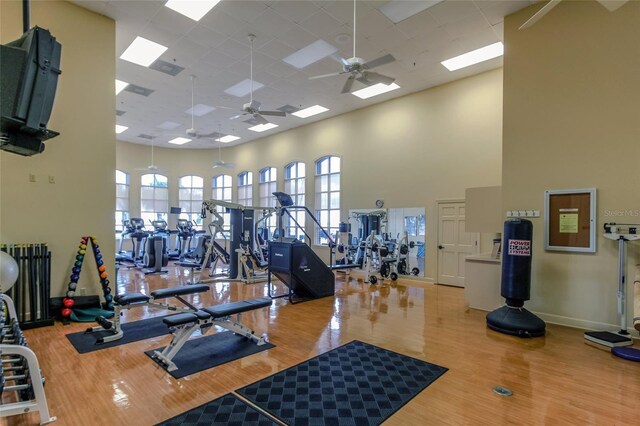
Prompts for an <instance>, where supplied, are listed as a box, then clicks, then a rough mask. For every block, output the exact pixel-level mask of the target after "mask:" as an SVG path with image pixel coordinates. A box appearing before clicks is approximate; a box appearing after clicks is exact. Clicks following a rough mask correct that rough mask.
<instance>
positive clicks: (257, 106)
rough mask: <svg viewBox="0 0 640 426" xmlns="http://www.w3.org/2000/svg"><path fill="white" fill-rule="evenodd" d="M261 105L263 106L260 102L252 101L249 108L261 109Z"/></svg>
mask: <svg viewBox="0 0 640 426" xmlns="http://www.w3.org/2000/svg"><path fill="white" fill-rule="evenodd" d="M260 105H262V104H261V103H260V102H258V101H256V100H252V101H251V102H250V103H249V108H251V109H258V108H260Z"/></svg>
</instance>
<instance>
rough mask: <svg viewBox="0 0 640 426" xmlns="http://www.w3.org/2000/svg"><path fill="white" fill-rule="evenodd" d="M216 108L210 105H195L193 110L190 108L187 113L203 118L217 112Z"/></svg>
mask: <svg viewBox="0 0 640 426" xmlns="http://www.w3.org/2000/svg"><path fill="white" fill-rule="evenodd" d="M215 109H216V108H215V107H212V106H209V105H205V104H198V105H194V106H193V108H189V109H188V110H186V111H185V112H186V113H187V114H189V115H191V113H193V115H195V116H197V117H202V116H203V115H205V114H209V113H210V112H211V111H213V110H215Z"/></svg>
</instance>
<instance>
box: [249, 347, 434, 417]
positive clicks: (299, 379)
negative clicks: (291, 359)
mask: <svg viewBox="0 0 640 426" xmlns="http://www.w3.org/2000/svg"><path fill="white" fill-rule="evenodd" d="M446 371H447V368H444V367H440V366H438V365H435V364H430V363H428V362H425V361H421V360H419V359H415V358H411V357H408V356H406V355H401V354H399V353H396V352H392V351H389V350H386V349H383V348H380V347H377V346H374V345H370V344H367V343H363V342H360V341H357V340H355V341H353V342H350V343H348V344H346V345H344V346H340V347H338V348H336V349H333V350H332V351H329V352H326V353H324V354H322V355H319V356H317V357H315V358H312V359H310V360H308V361H305V362H303V363H300V364H298V365H295V366H293V367H291V368H288V369H286V370H284V371H281V372H279V373H276V374H274V375H272V376H269V377H267V378H265V379H262V380H260V381H258V382H256V383H253V384H251V385H249V386H246V387H244V388H241V389H239V390H238V391H237V393H238V394H240V395H241V396H243V397H245V398H247V400H249V401H251V402H252V403H254V404H255V405H256V406H257V407H260V408H261V409H263V410H265V411H266V412H268V413H270V414H271V415H273V416H274V417H276V418H278V419H280V420H282V421H284V422H285V423H287V424H289V425H292V426H298V425H340V426H342V425H350V426H351V425H357V426H360V425H378V424H380V423H382V422H383V421H384V420H386V419H387V418H389V416H391V415H392V414H393V413H394V412H396V411H397V410H398V409H400V408H401V407H402V406H403V405H404V404H406V403H407V402H409V401H410V400H411V399H412V398H413V397H415V396H416V395H418V394H419V393H420V392H421V391H422V390H424V389H425V388H426V387H427V386H429V385H430V384H431V383H433V382H434V381H435V380H436V379H438V378H439V377H440V376H441V375H443V374H444V373H445V372H446Z"/></svg>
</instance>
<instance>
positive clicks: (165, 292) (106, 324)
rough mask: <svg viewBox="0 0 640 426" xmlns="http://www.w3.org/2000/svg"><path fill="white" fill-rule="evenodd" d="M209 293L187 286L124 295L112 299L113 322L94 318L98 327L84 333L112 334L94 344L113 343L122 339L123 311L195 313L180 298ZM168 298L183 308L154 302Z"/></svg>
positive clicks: (193, 307) (200, 285)
mask: <svg viewBox="0 0 640 426" xmlns="http://www.w3.org/2000/svg"><path fill="white" fill-rule="evenodd" d="M205 291H209V286H208V285H204V284H199V285H189V286H180V287H171V288H163V289H160V290H155V291H152V292H151V295H150V296H147V295H146V294H143V293H124V294H120V295H118V296H116V297H114V298H113V302H114V305H115V307H114V318H113V321H109V320H108V319H106V318H105V317H103V316H99V317H96V322H97V323H98V324H100V325H98V326H96V327H89V328H87V330H86V331H85V333H93V332H96V331H105V330H107V331H110V332H112V333H113V335H111V336H106V337H101V338H99V339H98V340H96V344H100V343H107V342H113V341H115V340H119V339H122V336H123V335H124V332H123V331H122V328H121V324H120V316H121V315H122V311H123V310H124V309H131V308H135V307H137V306H152V307H154V308H160V309H167V310H170V311H183V312H197V311H198V308H196V307H195V306H193V305H192V304H190V303H189V302H187V301H186V300H184V299H183V298H182V297H181V296H186V295H188V294H196V293H204V292H205ZM169 297H175V298H176V299H178V300H179V301H180V302H182V303H183V304H184V305H185V306H175V305H170V304H168V303H160V302H156V301H157V300H162V299H166V298H169Z"/></svg>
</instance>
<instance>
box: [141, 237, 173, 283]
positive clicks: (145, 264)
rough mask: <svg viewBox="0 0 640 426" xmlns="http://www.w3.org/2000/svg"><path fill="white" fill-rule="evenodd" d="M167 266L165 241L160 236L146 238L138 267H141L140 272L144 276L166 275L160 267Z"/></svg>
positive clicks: (164, 270)
mask: <svg viewBox="0 0 640 426" xmlns="http://www.w3.org/2000/svg"><path fill="white" fill-rule="evenodd" d="M168 264H169V256H168V255H167V240H166V239H165V238H164V237H163V236H161V235H154V236H151V237H148V238H147V241H146V243H145V246H144V255H143V256H142V263H141V264H139V265H138V266H139V267H141V269H142V272H143V273H144V274H145V275H149V274H166V273H167V272H169V271H168V270H166V269H162V267H163V266H167V265H168Z"/></svg>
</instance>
